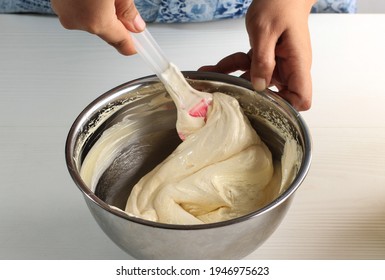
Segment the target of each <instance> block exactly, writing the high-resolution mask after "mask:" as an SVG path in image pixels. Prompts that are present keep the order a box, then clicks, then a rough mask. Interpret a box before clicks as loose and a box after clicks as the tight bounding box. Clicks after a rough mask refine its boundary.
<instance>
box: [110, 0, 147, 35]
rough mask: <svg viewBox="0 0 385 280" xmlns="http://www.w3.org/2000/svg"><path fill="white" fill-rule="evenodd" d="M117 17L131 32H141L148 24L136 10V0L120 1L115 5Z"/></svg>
mask: <svg viewBox="0 0 385 280" xmlns="http://www.w3.org/2000/svg"><path fill="white" fill-rule="evenodd" d="M115 7H116V15H117V17H118V19H119V20H120V21H121V22H122V23H123V25H124V26H125V27H126V28H127V29H128V30H129V31H131V32H135V33H137V32H141V31H143V30H144V29H145V27H146V23H145V22H144V20H143V19H142V17H141V16H140V14H139V12H138V10H137V9H136V6H135V3H134V0H118V1H116V4H115Z"/></svg>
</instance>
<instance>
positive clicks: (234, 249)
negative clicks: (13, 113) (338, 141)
mask: <svg viewBox="0 0 385 280" xmlns="http://www.w3.org/2000/svg"><path fill="white" fill-rule="evenodd" d="M184 75H185V76H186V77H187V78H188V79H189V81H190V83H191V85H192V86H193V87H195V88H197V89H199V90H205V91H208V92H214V91H220V92H224V93H226V94H229V95H232V96H234V97H236V98H237V99H238V100H239V102H240V104H241V106H242V107H243V109H244V111H245V113H246V115H247V116H248V118H249V119H250V121H251V123H252V125H253V127H254V128H255V129H256V130H257V132H258V134H259V135H260V137H261V138H262V139H263V140H264V141H265V143H266V144H267V145H268V146H269V148H270V150H271V151H272V154H273V156H274V157H276V158H278V159H279V158H280V157H281V155H282V153H283V147H284V143H285V141H286V139H287V138H288V137H289V138H293V139H295V140H296V141H297V143H298V145H299V147H300V149H301V151H302V159H301V161H300V164H299V167H298V171H297V176H296V177H295V179H294V181H293V182H292V184H290V185H289V187H287V188H286V189H285V190H284V191H283V192H281V193H280V194H279V195H277V197H275V198H274V199H273V200H272V201H271V202H270V203H269V204H268V205H266V206H265V207H263V208H262V209H259V210H257V211H255V212H253V213H250V214H248V215H245V216H242V217H239V218H236V219H233V220H229V221H224V222H218V223H212V224H206V225H167V224H160V223H155V222H150V221H146V220H142V219H139V218H134V217H129V216H127V215H125V214H124V213H122V212H121V211H119V210H116V209H114V208H111V207H109V205H115V206H117V207H119V208H122V209H124V205H125V203H126V201H127V198H128V195H129V193H130V191H131V188H132V186H133V185H134V184H135V183H136V182H137V181H138V180H139V178H141V177H142V176H143V175H145V174H146V173H147V172H149V171H150V170H151V169H152V168H153V167H155V166H156V165H157V164H158V163H160V162H161V161H162V160H163V159H164V158H165V157H166V156H167V155H168V154H170V153H171V151H172V150H173V149H174V148H175V147H176V146H177V145H178V144H179V138H178V136H177V133H176V131H175V121H176V110H175V107H174V104H173V102H172V100H171V99H170V98H169V97H168V95H167V93H166V91H165V89H164V87H163V85H162V84H161V83H160V82H159V80H158V79H157V78H156V77H155V76H150V77H145V78H141V79H138V80H134V81H131V82H128V83H125V84H123V85H121V86H118V87H116V88H114V89H112V90H110V91H108V92H107V93H105V94H103V95H102V96H100V97H99V98H97V99H96V100H95V101H94V102H92V103H91V104H90V105H89V106H87V107H86V108H85V109H84V111H83V112H82V113H81V114H80V115H79V117H78V118H77V119H76V120H75V122H74V124H73V126H72V127H71V130H70V132H69V134H68V138H67V142H66V147H65V152H66V163H67V167H68V170H69V173H70V175H71V176H72V178H73V180H74V182H75V183H76V185H77V186H78V187H79V189H80V191H81V193H82V194H83V196H84V199H85V201H86V203H87V205H88V208H89V209H90V211H91V213H92V215H93V217H94V218H95V220H96V221H97V222H98V224H99V225H100V227H101V228H102V229H103V231H104V232H105V233H106V234H107V235H108V236H109V237H110V238H111V239H112V240H113V241H114V242H115V243H116V244H117V245H118V246H119V247H121V248H122V249H123V250H124V251H126V252H127V253H128V254H130V255H131V256H133V257H134V258H137V259H240V258H243V257H245V256H247V255H248V254H250V253H251V252H253V251H254V250H256V249H257V248H258V247H259V246H260V245H261V244H262V243H263V242H264V241H265V240H266V239H267V238H268V237H269V236H270V235H271V234H272V233H273V232H274V231H275V229H276V228H277V227H278V225H279V224H280V222H281V221H282V219H283V218H284V216H285V214H286V211H287V210H288V208H289V206H290V203H291V201H292V199H293V195H294V193H295V191H296V190H297V188H298V187H299V186H300V184H301V183H302V181H303V180H304V178H305V176H306V174H307V172H308V169H309V166H310V161H311V141H310V135H309V131H308V129H307V127H306V125H305V123H304V121H303V119H302V118H301V116H300V115H299V114H298V113H297V112H296V111H295V110H294V109H293V108H292V107H291V106H290V105H288V104H287V103H286V102H285V101H283V100H282V99H281V98H280V97H279V96H277V95H276V94H274V93H273V92H270V91H269V92H268V91H265V92H262V93H256V92H254V91H253V90H252V87H251V85H250V83H249V82H248V81H246V80H243V79H240V78H236V77H232V76H228V75H222V74H215V73H204V72H184ZM157 98H158V99H159V98H161V99H162V100H163V102H160V103H159V102H153V101H154V100H155V99H157ZM127 115H131V116H132V115H135V118H137V119H138V120H139V121H140V123H141V124H142V126H141V127H140V128H139V129H138V132H137V134H136V136H135V137H133V139H132V140H131V141H129V142H130V143H127V148H126V149H123V150H122V151H121V152H120V153H119V155H118V156H117V157H116V158H115V160H114V162H113V164H111V166H110V167H109V168H108V169H107V170H106V171H105V172H104V174H103V175H102V177H101V178H100V180H99V183H98V185H97V187H96V190H95V192H92V191H91V190H90V189H89V188H88V187H87V186H86V185H85V183H84V182H83V180H82V178H81V177H80V175H79V171H80V168H81V165H82V162H83V160H84V158H85V156H86V155H87V153H88V151H89V150H90V149H91V147H92V146H93V145H94V143H95V142H96V141H97V140H98V138H99V137H100V135H101V134H102V133H103V131H105V130H106V129H108V128H109V127H111V126H112V125H114V124H116V123H118V122H119V121H121V120H122V119H123V118H124V117H125V116H127Z"/></svg>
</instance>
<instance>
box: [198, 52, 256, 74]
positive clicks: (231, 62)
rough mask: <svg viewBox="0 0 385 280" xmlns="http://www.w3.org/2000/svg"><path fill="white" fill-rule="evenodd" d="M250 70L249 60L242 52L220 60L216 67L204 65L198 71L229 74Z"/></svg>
mask: <svg viewBox="0 0 385 280" xmlns="http://www.w3.org/2000/svg"><path fill="white" fill-rule="evenodd" d="M249 69H250V58H249V56H248V55H247V54H245V53H242V52H237V53H233V54H231V55H228V56H226V57H225V58H223V59H221V60H220V61H219V62H218V63H217V64H216V65H206V66H202V67H201V68H199V69H198V71H207V72H217V73H224V74H229V73H232V72H235V71H239V70H240V71H247V70H249Z"/></svg>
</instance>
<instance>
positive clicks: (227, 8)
mask: <svg viewBox="0 0 385 280" xmlns="http://www.w3.org/2000/svg"><path fill="white" fill-rule="evenodd" d="M79 1H82V0H79ZM95 1H98V0H95ZM254 1H257V0H254ZM251 2H252V0H135V5H136V7H137V8H138V10H139V12H140V14H141V16H142V17H143V19H144V20H145V21H147V22H162V23H172V22H199V21H212V20H219V19H227V18H240V17H243V16H244V15H245V14H246V11H247V9H248V7H249V6H250V4H251ZM356 2H357V0H319V1H318V2H317V3H316V4H314V6H313V7H312V10H311V11H312V12H313V13H354V12H356ZM0 13H42V14H53V13H54V12H53V10H52V9H51V5H50V0H0Z"/></svg>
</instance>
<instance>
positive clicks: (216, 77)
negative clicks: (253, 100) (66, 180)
mask: <svg viewBox="0 0 385 280" xmlns="http://www.w3.org/2000/svg"><path fill="white" fill-rule="evenodd" d="M183 74H184V75H185V76H186V77H187V78H191V79H195V80H208V81H216V82H222V83H228V84H230V85H235V86H241V87H243V88H246V89H249V90H252V91H254V90H253V87H252V85H251V83H250V82H249V81H247V80H244V79H242V78H238V77H235V76H230V75H225V74H220V73H210V72H197V71H183ZM145 82H159V79H158V78H157V77H156V76H155V75H150V76H145V77H142V78H138V79H135V80H132V81H129V82H126V83H123V84H121V85H119V86H117V87H115V88H113V89H111V90H109V91H107V92H105V93H104V94H102V95H100V96H99V97H98V98H96V99H95V100H94V101H92V102H91V103H90V104H89V105H88V106H87V107H86V108H85V109H84V110H83V111H82V112H81V113H80V114H79V116H78V117H77V118H76V119H75V121H74V122H73V124H72V126H71V128H70V130H69V133H68V136H67V139H66V143H65V159H66V165H67V169H68V171H69V173H70V175H71V177H72V179H73V181H74V182H75V183H76V185H77V187H78V188H79V190H80V191H81V192H82V193H83V195H84V198H85V199H88V200H90V201H91V202H93V203H95V204H96V205H97V206H98V207H100V208H102V209H104V210H106V211H108V212H110V213H111V214H113V215H115V216H118V217H120V218H122V219H125V220H128V221H131V222H134V223H138V224H142V225H146V226H150V227H156V228H164V229H171V230H202V229H212V228H218V227H225V226H230V225H232V224H236V223H241V222H244V221H246V220H250V219H253V218H255V217H257V216H260V215H263V214H264V213H265V212H268V211H271V210H272V209H274V208H276V207H278V206H279V205H281V204H282V203H284V202H285V201H286V200H287V199H288V198H289V197H290V196H292V195H293V194H294V192H295V191H296V190H297V189H298V188H299V186H300V185H301V183H302V182H303V180H304V179H305V177H306V175H307V173H308V171H309V168H310V164H311V158H312V155H311V154H312V153H311V152H312V150H311V148H312V143H311V138H310V132H309V129H308V127H307V125H306V123H305V121H304V119H303V118H302V116H301V115H300V114H299V113H298V112H297V111H296V110H295V109H294V108H293V107H292V106H291V105H290V104H289V103H288V102H286V101H285V100H283V99H282V98H281V97H280V96H279V95H278V94H276V93H275V92H273V91H270V90H266V91H264V92H257V94H261V95H262V96H263V97H264V98H268V99H270V101H275V100H280V102H281V103H283V104H284V105H285V106H286V107H287V108H286V109H288V110H289V112H290V114H292V116H293V117H294V118H295V120H296V121H297V123H298V125H299V127H300V129H301V130H302V132H303V138H304V139H303V140H304V147H305V150H304V157H303V159H302V164H301V167H300V169H299V171H298V175H297V177H296V178H295V179H294V181H293V182H292V183H291V184H290V186H289V187H288V188H287V189H286V190H285V191H284V192H283V193H282V194H280V195H279V196H278V197H277V198H276V199H275V200H273V201H271V202H270V203H268V204H267V205H266V206H264V207H262V208H260V209H258V210H256V211H253V212H251V213H249V214H247V215H244V216H241V217H237V218H234V219H231V220H226V221H222V222H216V223H210V224H200V225H177V224H164V223H157V222H152V221H148V220H144V219H141V218H137V217H132V216H129V215H127V214H125V213H124V212H122V211H119V210H116V209H113V208H111V207H110V206H109V205H108V204H107V203H105V202H104V201H103V200H101V199H100V198H98V197H97V196H96V195H95V194H94V193H93V192H92V191H91V190H90V189H89V188H88V187H87V186H86V184H85V183H84V182H83V180H82V178H81V177H80V175H79V172H78V171H77V168H76V163H75V161H74V159H73V158H72V149H71V148H72V147H73V145H74V143H73V142H74V140H75V138H74V136H75V135H76V134H77V131H78V128H79V127H81V124H82V123H83V120H84V119H85V118H87V116H88V115H92V113H93V112H94V111H93V109H94V108H95V107H98V106H99V107H100V105H103V104H104V105H105V104H106V100H109V99H111V98H112V97H114V96H115V95H121V94H122V90H124V89H128V88H129V87H132V86H136V85H140V84H143V83H145ZM269 95H270V96H269Z"/></svg>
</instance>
